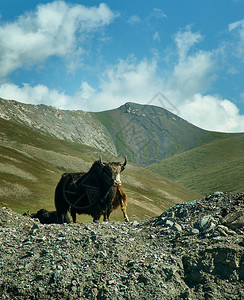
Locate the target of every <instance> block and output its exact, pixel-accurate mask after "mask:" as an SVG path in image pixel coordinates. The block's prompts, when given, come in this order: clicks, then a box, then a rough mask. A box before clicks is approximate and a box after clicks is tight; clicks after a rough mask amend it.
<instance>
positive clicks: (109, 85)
mask: <svg viewBox="0 0 244 300" xmlns="http://www.w3.org/2000/svg"><path fill="white" fill-rule="evenodd" d="M176 36H177V39H176V43H177V45H178V56H179V58H180V57H181V59H179V60H178V62H177V63H176V64H175V66H174V68H173V70H172V72H171V73H169V72H168V73H167V74H165V73H163V70H162V69H161V67H160V62H159V60H157V58H158V56H155V57H153V58H152V59H142V60H140V61H138V60H136V59H135V57H133V56H131V57H129V58H128V59H127V60H120V61H119V62H118V64H117V65H114V66H110V67H108V68H107V69H106V70H105V71H104V73H103V74H102V75H101V76H100V79H99V80H100V81H99V85H98V87H97V88H95V87H92V86H91V85H90V84H89V83H88V82H85V81H84V82H82V83H81V86H80V89H79V90H78V91H77V93H76V94H75V95H72V96H68V95H66V94H65V93H63V92H62V91H58V90H55V89H48V87H46V86H43V85H37V86H34V87H32V86H30V85H23V86H22V87H19V86H16V85H14V84H2V85H0V96H1V97H3V98H7V99H15V100H19V101H23V102H26V103H33V104H40V103H44V104H48V105H53V106H57V107H60V108H63V109H84V110H88V111H99V110H105V109H112V108H115V107H118V106H120V105H122V104H124V103H125V102H128V101H131V102H137V103H144V104H146V103H148V102H149V101H150V100H151V99H152V98H153V96H154V95H155V94H157V93H158V92H159V91H161V92H162V93H163V94H164V95H165V96H166V97H167V98H168V99H169V100H170V102H171V103H172V104H173V105H174V106H175V107H176V108H177V109H178V111H179V112H180V116H181V117H183V118H185V119H186V120H187V121H189V122H191V123H193V124H195V125H196V126H199V127H201V128H204V129H208V130H216V131H222V132H238V131H244V116H243V115H240V112H239V110H238V108H237V107H236V105H235V104H234V103H232V102H231V101H230V100H228V99H223V98H221V97H220V96H215V95H214V96H213V95H207V94H206V91H207V87H208V85H209V84H211V81H212V80H214V77H213V74H214V73H215V70H216V62H215V60H214V59H213V53H211V52H205V51H200V50H196V51H194V53H193V52H192V51H190V50H191V47H193V46H194V45H195V43H197V42H198V41H199V40H200V39H201V35H200V34H199V33H196V34H194V33H189V30H187V33H186V34H184V32H182V31H181V32H180V33H179V34H177V35H176ZM184 37H186V39H185V40H184ZM180 45H182V47H183V49H180ZM159 71H160V72H159ZM162 74H164V75H162ZM151 104H156V105H157V103H151ZM169 108H170V107H169Z"/></svg>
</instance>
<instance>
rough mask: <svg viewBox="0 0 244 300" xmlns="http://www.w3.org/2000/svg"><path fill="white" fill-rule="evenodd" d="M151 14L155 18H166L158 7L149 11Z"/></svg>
mask: <svg viewBox="0 0 244 300" xmlns="http://www.w3.org/2000/svg"><path fill="white" fill-rule="evenodd" d="M151 16H152V17H155V18H157V19H164V18H167V15H166V14H165V13H164V12H163V10H162V9H160V8H154V9H153V11H152V12H151Z"/></svg>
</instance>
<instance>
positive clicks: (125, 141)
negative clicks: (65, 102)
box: [0, 98, 229, 167]
mask: <svg viewBox="0 0 244 300" xmlns="http://www.w3.org/2000/svg"><path fill="white" fill-rule="evenodd" d="M0 117H1V118H4V119H6V120H12V121H14V122H16V123H19V124H22V125H25V126H27V127H29V128H31V129H32V130H34V131H37V132H40V133H42V134H44V135H47V136H52V137H55V138H58V139H62V140H68V141H73V142H78V143H81V144H86V145H88V146H91V147H95V148H97V149H99V150H102V151H105V152H109V153H111V154H112V155H115V156H123V155H125V154H126V155H127V157H128V159H129V160H130V161H132V162H134V163H136V164H138V165H140V166H143V167H144V166H148V165H151V164H153V163H156V162H160V161H161V160H163V159H166V158H169V157H171V156H173V155H175V154H179V153H182V152H185V151H187V150H190V149H193V148H195V147H198V146H201V145H204V144H207V143H209V142H211V141H212V140H215V139H219V138H223V137H225V136H228V135H229V134H225V133H218V132H210V131H206V130H203V129H201V128H198V127H196V126H194V125H192V124H190V123H189V122H187V121H185V120H184V119H182V118H181V117H179V116H177V115H175V114H173V113H171V112H169V111H167V110H166V109H164V108H161V107H157V106H153V105H142V104H136V103H132V102H127V103H125V104H124V105H122V106H120V107H119V108H116V109H111V110H108V111H103V112H85V111H82V110H78V111H70V110H61V109H58V108H55V107H52V106H46V105H32V104H24V103H20V102H17V101H15V100H4V99H1V98H0Z"/></svg>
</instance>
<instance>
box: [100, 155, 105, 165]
mask: <svg viewBox="0 0 244 300" xmlns="http://www.w3.org/2000/svg"><path fill="white" fill-rule="evenodd" d="M99 162H100V163H101V165H103V166H104V163H103V162H102V155H99Z"/></svg>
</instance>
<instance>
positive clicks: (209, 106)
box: [179, 94, 244, 132]
mask: <svg viewBox="0 0 244 300" xmlns="http://www.w3.org/2000/svg"><path fill="white" fill-rule="evenodd" d="M179 109H180V112H181V115H182V117H183V118H185V119H186V120H188V121H189V122H191V123H193V124H194V125H196V126H199V127H201V128H203V129H207V130H212V131H222V132H241V131H242V132H243V131H244V116H243V115H240V114H239V110H238V108H237V106H236V105H235V104H234V103H232V102H231V101H229V100H227V99H221V98H220V97H219V96H211V95H205V96H203V95H201V94H195V95H194V96H193V98H191V99H189V100H188V101H187V102H185V103H183V104H182V105H181V106H180V108H179Z"/></svg>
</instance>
